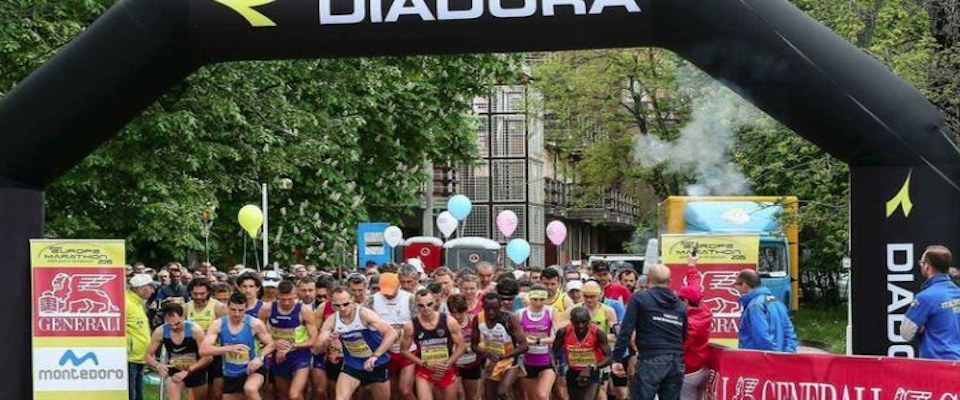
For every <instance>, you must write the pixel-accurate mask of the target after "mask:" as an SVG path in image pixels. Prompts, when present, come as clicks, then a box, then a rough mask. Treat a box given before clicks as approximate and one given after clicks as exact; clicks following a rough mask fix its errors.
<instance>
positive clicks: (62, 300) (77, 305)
mask: <svg viewBox="0 0 960 400" xmlns="http://www.w3.org/2000/svg"><path fill="white" fill-rule="evenodd" d="M116 278H117V276H116V275H112V274H69V273H63V272H61V273H58V274H57V275H56V276H55V277H54V278H53V280H52V281H51V283H50V290H47V291H44V292H43V293H42V294H41V295H40V297H39V298H38V299H37V302H38V303H39V304H37V308H38V309H39V310H40V312H39V313H40V316H41V317H67V316H85V317H87V316H88V317H93V316H104V317H112V316H119V315H120V308H119V307H117V305H116V304H114V303H113V300H112V299H110V295H108V294H107V292H106V290H104V287H103V285H105V284H107V283H108V282H110V281H112V280H114V279H116Z"/></svg>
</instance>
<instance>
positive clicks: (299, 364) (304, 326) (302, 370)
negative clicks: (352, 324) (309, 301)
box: [258, 281, 318, 400]
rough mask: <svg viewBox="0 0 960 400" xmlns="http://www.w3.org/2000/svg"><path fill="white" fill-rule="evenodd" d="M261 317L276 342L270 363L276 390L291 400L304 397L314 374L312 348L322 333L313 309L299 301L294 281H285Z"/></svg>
mask: <svg viewBox="0 0 960 400" xmlns="http://www.w3.org/2000/svg"><path fill="white" fill-rule="evenodd" d="M258 317H259V318H260V320H261V321H264V322H266V324H267V327H268V329H269V331H270V336H271V337H272V338H273V340H274V343H275V344H276V351H275V353H274V355H273V357H272V359H271V362H270V363H269V364H270V365H269V368H270V372H271V374H272V376H273V377H274V381H275V384H276V386H275V387H276V390H277V391H278V392H279V393H281V394H282V395H284V396H285V398H287V399H289V400H303V399H304V390H305V389H306V387H307V379H308V378H309V377H310V361H311V357H310V348H311V347H313V345H314V344H316V341H317V335H318V333H317V325H316V322H315V320H314V315H313V310H312V309H311V308H310V306H309V305H306V304H303V303H302V302H300V301H298V300H297V293H296V287H295V286H294V284H293V282H291V281H282V282H280V284H279V285H278V286H277V297H276V299H275V301H272V302H270V305H269V306H267V307H263V308H261V309H260V314H259V316H258Z"/></svg>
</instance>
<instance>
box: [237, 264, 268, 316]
mask: <svg viewBox="0 0 960 400" xmlns="http://www.w3.org/2000/svg"><path fill="white" fill-rule="evenodd" d="M260 285H261V283H260V277H259V276H257V274H256V273H255V272H246V273H244V274H243V275H240V277H239V278H237V290H239V291H240V293H242V294H243V296H244V298H246V299H247V303H246V304H247V308H246V313H247V315H249V316H251V317H254V318H256V317H257V316H259V315H260V309H261V308H263V301H261V300H260V299H258V298H257V294H258V293H257V292H259V291H260ZM232 297H233V296H231V298H232Z"/></svg>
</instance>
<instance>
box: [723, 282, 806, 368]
mask: <svg viewBox="0 0 960 400" xmlns="http://www.w3.org/2000/svg"><path fill="white" fill-rule="evenodd" d="M733 286H734V288H736V289H737V290H738V291H740V296H741V297H740V300H738V302H739V303H740V308H741V309H742V310H743V313H742V314H741V315H740V348H741V349H749V350H765V351H779V352H784V353H796V352H797V334H796V332H794V330H793V323H792V322H790V315H788V314H787V306H786V305H784V304H783V302H782V301H780V300H778V299H777V298H776V296H774V295H773V294H771V293H770V289H767V288H765V287H762V286H760V274H758V273H757V271H755V270H752V269H745V270H743V271H740V273H739V274H738V275H737V280H736V283H734V284H733Z"/></svg>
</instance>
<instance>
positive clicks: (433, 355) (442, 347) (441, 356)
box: [420, 340, 450, 364]
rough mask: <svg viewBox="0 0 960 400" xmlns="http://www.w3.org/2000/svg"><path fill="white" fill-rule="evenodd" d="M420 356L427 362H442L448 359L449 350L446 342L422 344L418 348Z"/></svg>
mask: <svg viewBox="0 0 960 400" xmlns="http://www.w3.org/2000/svg"><path fill="white" fill-rule="evenodd" d="M420 358H421V359H423V362H425V363H427V364H443V363H445V362H447V360H449V359H450V350H449V349H447V342H446V340H443V342H442V343H435V344H423V347H421V348H420Z"/></svg>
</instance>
